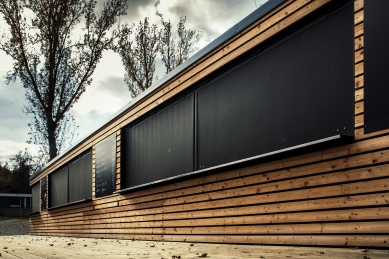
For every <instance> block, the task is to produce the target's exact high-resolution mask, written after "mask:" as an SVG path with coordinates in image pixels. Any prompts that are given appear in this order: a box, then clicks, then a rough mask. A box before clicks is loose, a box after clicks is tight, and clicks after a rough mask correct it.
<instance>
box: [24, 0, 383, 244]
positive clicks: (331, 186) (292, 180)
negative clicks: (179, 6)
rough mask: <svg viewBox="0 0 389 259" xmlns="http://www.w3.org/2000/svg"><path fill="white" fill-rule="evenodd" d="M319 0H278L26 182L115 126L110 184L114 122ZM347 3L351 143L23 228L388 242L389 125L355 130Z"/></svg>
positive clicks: (358, 47)
mask: <svg viewBox="0 0 389 259" xmlns="http://www.w3.org/2000/svg"><path fill="white" fill-rule="evenodd" d="M327 2H328V1H326V0H318V1H310V0H287V1H285V3H283V4H282V5H280V6H279V7H277V8H276V9H275V10H274V11H272V12H271V13H270V14H268V15H266V16H265V17H263V19H260V20H259V21H257V22H255V23H254V24H253V25H252V26H250V27H249V28H247V29H246V30H245V31H243V32H242V33H240V34H239V35H237V36H235V37H234V38H232V39H231V40H230V41H228V42H227V43H225V44H224V45H222V46H220V47H219V48H217V49H216V50H214V51H213V52H211V53H209V54H208V55H207V56H206V57H204V58H202V59H201V60H199V61H198V62H196V63H195V64H193V65H192V66H191V67H190V68H189V69H188V70H186V71H184V72H183V73H181V74H180V75H178V76H177V77H175V78H173V79H172V80H171V81H170V82H168V83H167V84H166V85H165V86H163V87H162V88H161V89H160V90H159V91H157V92H156V93H155V94H153V95H151V96H150V97H149V98H147V99H146V100H144V101H143V102H142V103H140V104H139V105H137V106H135V107H133V108H132V110H129V111H126V112H125V113H123V114H122V115H121V116H119V117H118V118H117V119H116V120H115V121H113V122H112V123H110V124H109V125H107V126H106V127H105V128H103V129H101V130H100V131H99V132H98V133H96V134H95V135H93V136H91V137H90V138H89V139H88V140H86V141H84V142H83V143H81V144H80V145H79V146H77V147H75V148H74V149H73V150H72V151H71V152H70V153H68V154H67V155H66V156H64V157H63V158H62V159H60V161H58V162H57V163H55V164H53V165H52V166H51V167H49V168H47V169H46V171H45V172H43V173H42V174H41V175H40V176H39V177H36V179H33V181H31V184H33V183H35V182H36V181H38V180H39V179H41V178H42V177H43V176H45V175H47V174H48V173H49V172H52V171H54V170H55V169H56V168H58V167H59V166H60V165H61V164H62V163H65V162H66V161H70V160H71V159H72V158H73V157H75V156H76V155H77V154H80V153H81V152H83V151H84V150H86V149H88V148H90V147H93V149H92V156H93V161H94V157H95V148H94V147H95V146H94V145H95V144H96V143H97V142H99V141H100V140H102V139H103V138H104V137H106V136H108V135H110V134H111V133H114V132H116V134H117V145H116V152H117V153H116V154H117V156H116V157H117V160H118V161H117V164H116V177H117V179H116V184H117V188H118V189H119V188H120V172H121V170H120V169H121V168H120V158H121V150H122V149H121V128H122V127H123V126H125V125H128V123H130V122H131V121H133V120H134V119H136V118H138V117H139V116H140V115H142V114H144V113H146V112H147V111H149V110H150V109H152V108H154V107H156V106H157V105H159V104H161V103H163V102H165V101H166V100H168V99H169V98H171V97H172V96H174V95H176V94H178V93H179V92H181V91H183V90H185V89H186V88H188V87H189V86H191V85H193V84H194V83H195V82H198V81H199V80H200V79H202V78H204V77H205V76H206V75H208V74H209V73H212V72H213V71H215V70H216V69H218V68H220V67H221V66H223V65H225V64H227V63H228V62H229V61H230V60H232V59H234V58H236V57H238V56H240V55H242V54H243V53H245V52H247V51H248V50H249V49H251V48H253V47H254V46H256V45H257V44H259V43H260V42H262V41H264V40H266V39H268V38H269V37H271V36H272V35H274V34H276V33H277V32H279V31H281V30H283V29H284V28H287V27H288V26H289V25H290V24H292V23H294V22H296V21H298V20H299V19H301V18H302V17H304V16H306V15H307V14H309V13H311V12H312V11H314V10H316V9H318V8H320V7H321V6H323V5H324V4H325V3H327ZM354 10H355V21H354V22H355V33H354V36H355V63H354V65H355V85H354V87H355V141H354V142H353V143H350V144H347V145H342V146H338V147H333V148H328V149H323V150H319V151H316V152H311V153H307V154H302V155H298V156H293V157H286V158H283V159H280V160H275V161H269V162H264V163H260V164H256V165H252V166H247V167H244V168H238V169H234V170H229V171H225V172H220V173H216V174H209V175H204V176H199V177H196V178H193V179H187V180H182V181H178V182H174V183H169V184H165V185H162V186H157V187H150V188H148V189H143V190H138V191H134V192H130V193H126V194H122V195H120V194H113V195H111V196H107V197H104V198H99V199H96V198H93V200H92V201H89V202H85V203H81V204H77V205H72V206H68V207H63V208H59V209H54V210H49V211H42V212H41V213H37V214H33V215H31V216H30V231H31V233H32V234H36V235H55V236H73V237H95V238H123V239H134V240H158V241H186V242H210V243H236V244H271V245H282V244H287V245H320V246H350V247H354V246H359V247H363V246H372V247H389V244H388V239H389V235H387V233H389V184H388V180H389V130H383V131H379V132H374V133H371V134H364V133H363V126H364V121H363V118H364V74H363V73H364V62H363V60H364V55H363V53H364V35H363V34H364V24H363V20H364V10H363V0H355V1H354ZM93 174H94V165H93ZM93 182H94V180H93ZM93 186H94V184H93ZM93 190H94V187H93Z"/></svg>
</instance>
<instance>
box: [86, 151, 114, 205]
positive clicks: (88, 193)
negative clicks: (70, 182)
mask: <svg viewBox="0 0 389 259" xmlns="http://www.w3.org/2000/svg"><path fill="white" fill-rule="evenodd" d="M115 161H116V160H115ZM82 172H83V179H82V181H83V182H84V187H83V193H82V196H83V199H92V152H89V153H88V154H86V155H85V156H83V157H82ZM115 180H116V177H115Z"/></svg>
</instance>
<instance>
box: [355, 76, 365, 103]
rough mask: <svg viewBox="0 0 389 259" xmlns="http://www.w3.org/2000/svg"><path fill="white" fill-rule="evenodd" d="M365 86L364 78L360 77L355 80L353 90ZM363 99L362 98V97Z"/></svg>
mask: <svg viewBox="0 0 389 259" xmlns="http://www.w3.org/2000/svg"><path fill="white" fill-rule="evenodd" d="M364 85H365V80H364V76H363V75H360V76H358V77H357V78H355V89H359V88H361V87H363V86H364ZM362 99H363V97H362Z"/></svg>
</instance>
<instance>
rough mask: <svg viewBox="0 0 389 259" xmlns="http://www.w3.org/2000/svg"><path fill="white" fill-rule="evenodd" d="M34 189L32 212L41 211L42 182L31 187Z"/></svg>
mask: <svg viewBox="0 0 389 259" xmlns="http://www.w3.org/2000/svg"><path fill="white" fill-rule="evenodd" d="M31 191H32V210H31V212H32V213H34V212H39V211H40V206H39V203H40V183H39V182H38V183H36V184H34V185H33V186H32V187H31Z"/></svg>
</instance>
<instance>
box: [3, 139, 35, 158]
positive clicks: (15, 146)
mask: <svg viewBox="0 0 389 259" xmlns="http://www.w3.org/2000/svg"><path fill="white" fill-rule="evenodd" d="M26 148H27V150H28V151H29V152H30V153H31V154H32V155H37V154H38V148H37V147H36V146H35V145H31V144H27V143H25V142H24V143H23V142H16V141H12V140H0V164H5V163H6V162H8V161H9V158H10V157H11V156H12V155H16V154H17V153H18V152H19V151H23V150H24V149H26Z"/></svg>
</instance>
